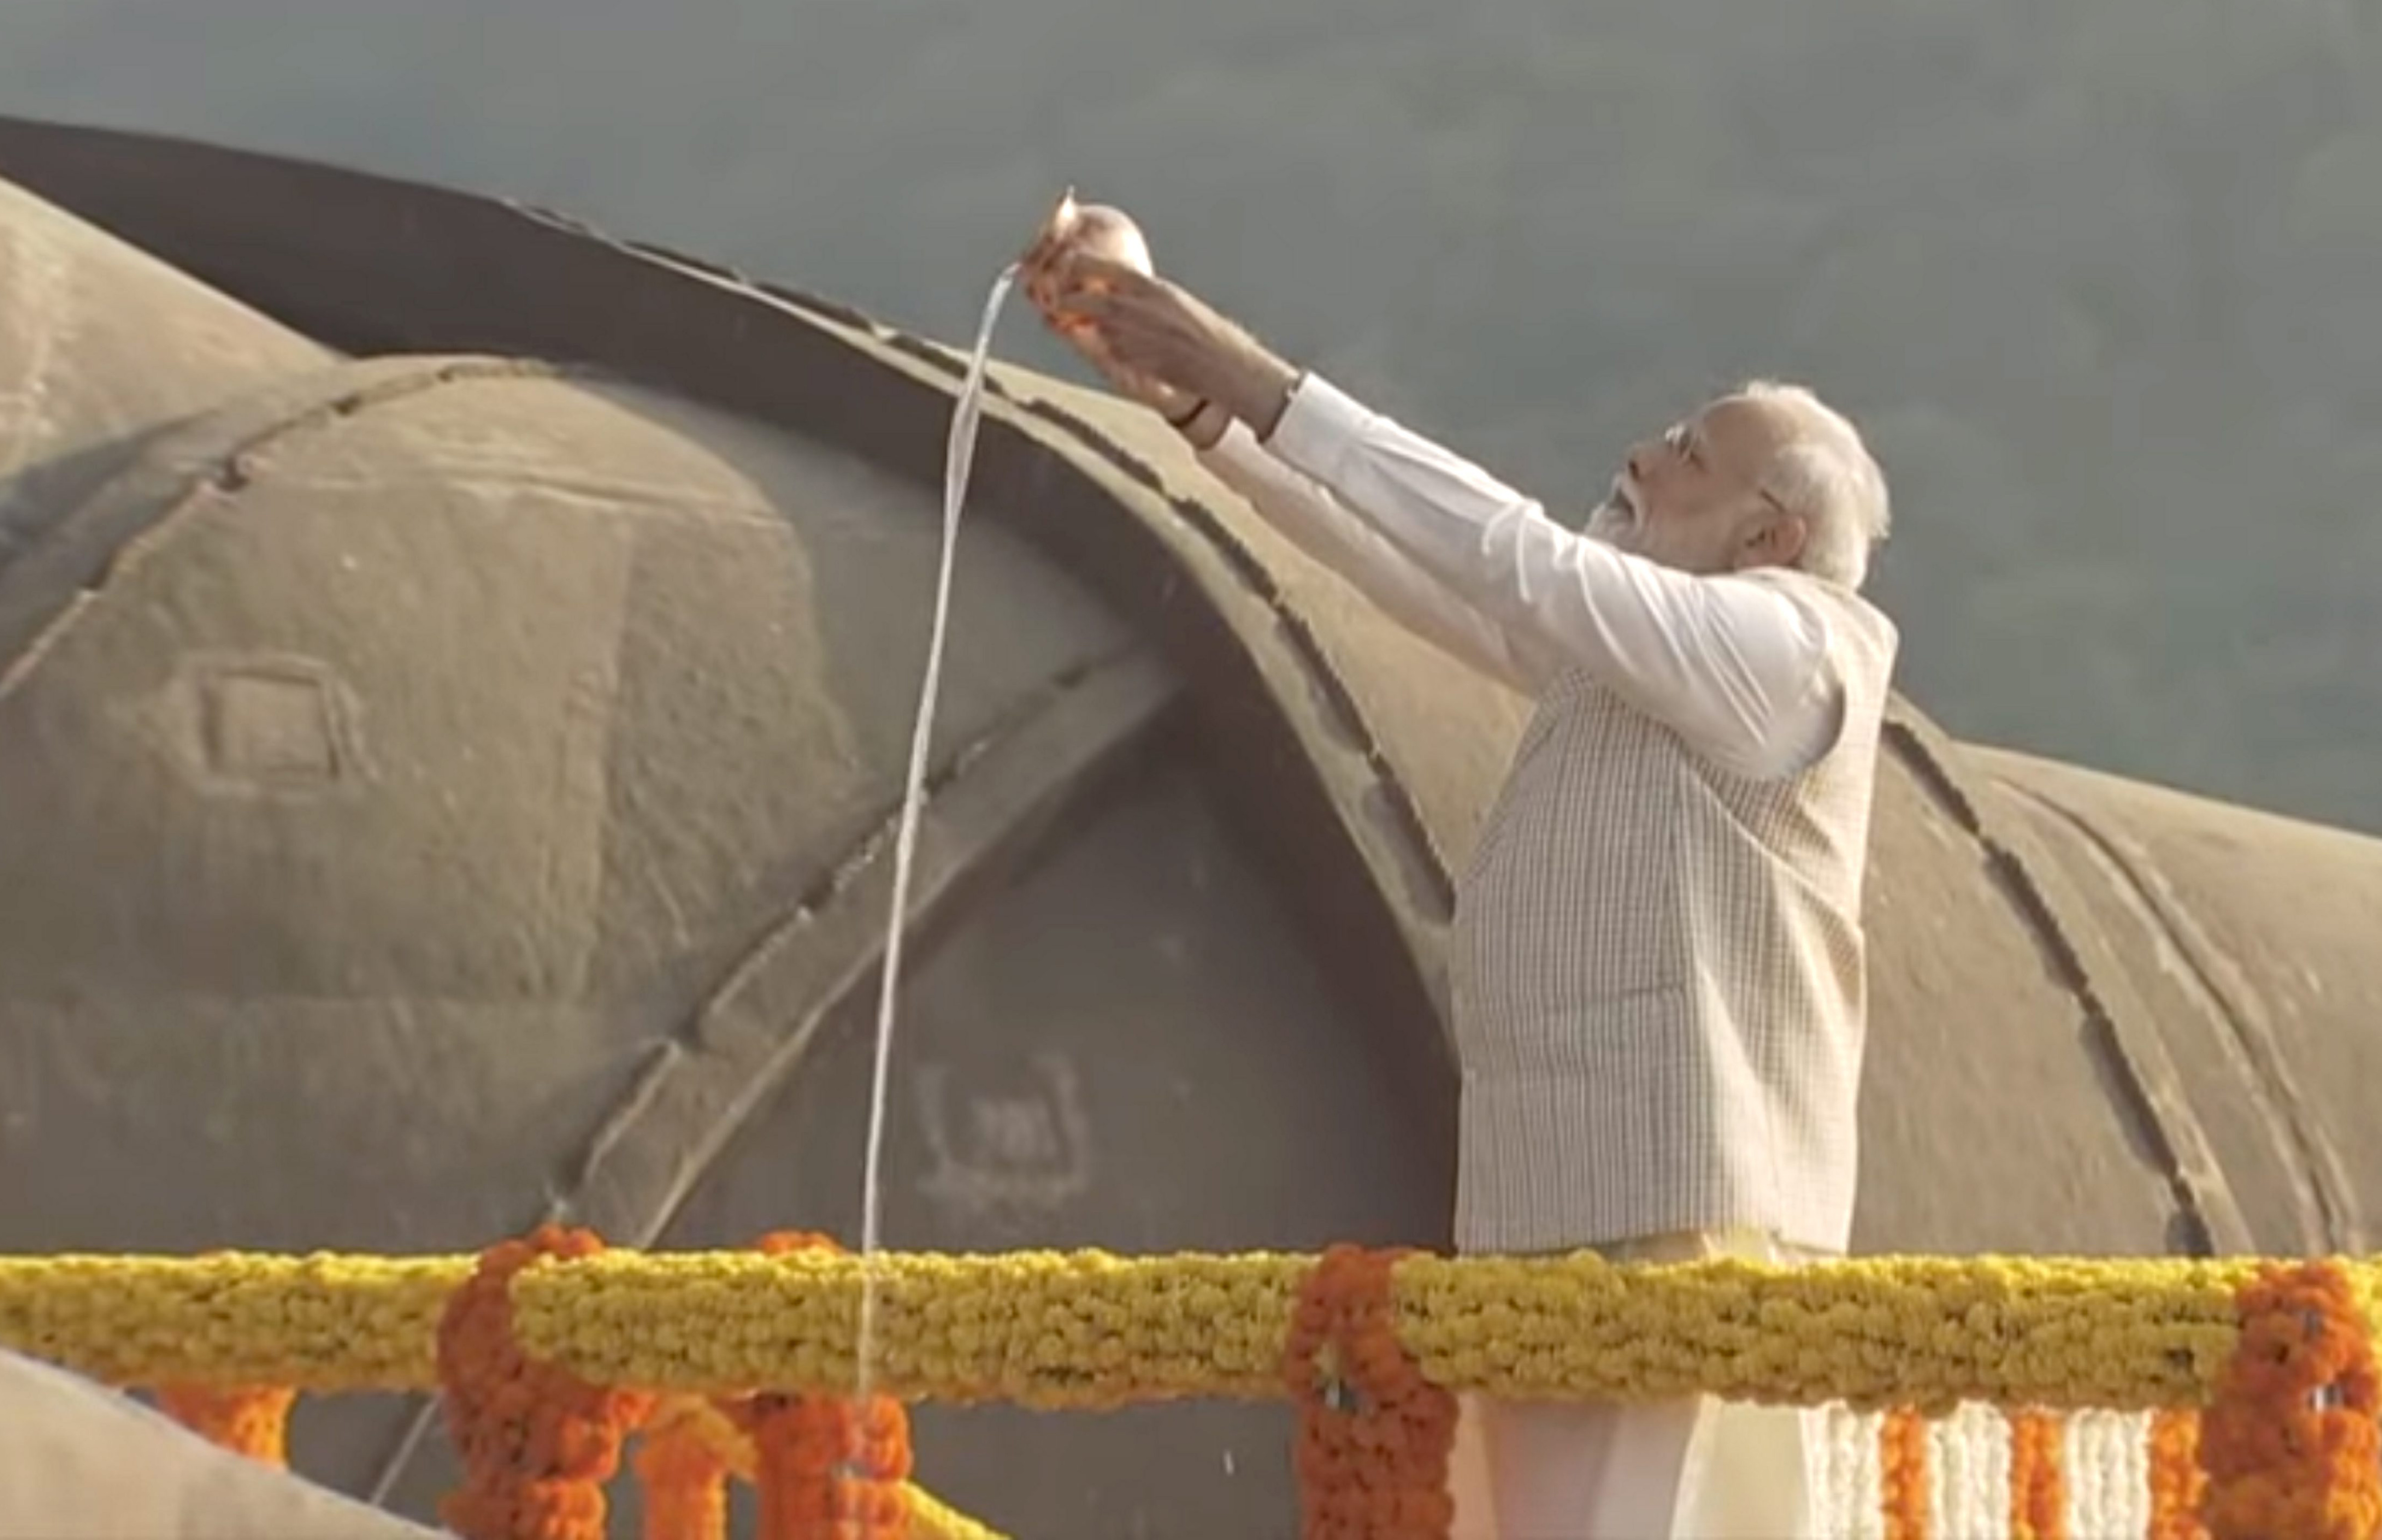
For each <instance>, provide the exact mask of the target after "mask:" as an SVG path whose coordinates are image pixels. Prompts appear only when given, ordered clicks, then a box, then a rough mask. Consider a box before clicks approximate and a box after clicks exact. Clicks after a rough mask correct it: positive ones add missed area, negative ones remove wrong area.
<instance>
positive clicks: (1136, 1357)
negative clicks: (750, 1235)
mask: <svg viewBox="0 0 2382 1540" xmlns="http://www.w3.org/2000/svg"><path fill="white" fill-rule="evenodd" d="M875 1273H876V1278H877V1287H878V1305H877V1310H878V1314H877V1323H878V1325H877V1334H878V1335H877V1340H878V1351H877V1355H876V1357H877V1363H876V1366H875V1367H876V1377H875V1382H874V1389H875V1391H876V1392H877V1398H876V1400H875V1401H874V1402H873V1403H872V1404H871V1405H870V1406H868V1407H866V1408H858V1407H855V1406H854V1405H853V1403H852V1402H851V1400H850V1397H851V1396H852V1393H853V1357H854V1345H855V1337H856V1327H857V1324H858V1319H859V1306H860V1298H861V1290H862V1287H863V1271H862V1264H861V1263H859V1262H858V1261H857V1260H855V1259H853V1258H851V1257H849V1256H845V1255H842V1254H840V1253H838V1252H836V1251H835V1250H833V1249H832V1248H831V1247H829V1246H827V1245H826V1244H825V1243H823V1242H818V1241H817V1239H816V1238H807V1237H801V1238H772V1239H771V1240H769V1241H768V1242H766V1243H765V1245H764V1247H763V1248H759V1249H756V1250H754V1251H750V1252H694V1253H639V1252H623V1251H608V1250H603V1249H602V1247H601V1244H600V1242H598V1241H596V1240H595V1238H593V1237H591V1236H587V1235H585V1234H584V1233H583V1232H563V1231H559V1230H551V1229H549V1230H544V1231H541V1232H539V1233H538V1234H537V1235H536V1236H534V1237H532V1238H529V1239H526V1240H522V1241H514V1242H509V1243H507V1244H505V1245H503V1246H499V1247H497V1248H494V1249H492V1250H490V1251H489V1252H487V1253H485V1255H483V1256H482V1257H479V1258H476V1259H475V1258H471V1257H456V1258H403V1259H391V1258H369V1257H335V1256H316V1257H278V1256H253V1255H221V1256H205V1257H195V1258H147V1257H56V1258H22V1259H0V1342H5V1343H6V1344H7V1345H9V1346H12V1347H15V1348H17V1349H19V1350H22V1351H25V1352H29V1353H31V1354H34V1355H36V1356H39V1357H43V1358H47V1359H50V1360H53V1361H58V1362H61V1363H64V1364H66V1365H68V1366H69V1367H72V1368H76V1369H79V1370H81V1371H83V1372H84V1373H87V1374H92V1375H93V1376H95V1377H98V1378H101V1379H104V1380H107V1381H109V1382H112V1383H115V1384H118V1385H128V1386H132V1385H138V1386H153V1387H157V1388H158V1389H159V1390H160V1391H161V1396H160V1399H161V1403H162V1404H164V1405H166V1407H167V1408H168V1409H169V1410H172V1411H175V1412H176V1414H177V1415H179V1416H182V1417H183V1418H184V1420H185V1421H187V1422H190V1423H192V1425H194V1426H197V1427H199V1428H200V1430H201V1431H203V1432H205V1433H207V1434H208V1435H210V1436H213V1437H215V1438H217V1439H218V1440H219V1441H222V1442H226V1443H229V1444H232V1445H233V1446H234V1447H237V1448H245V1449H247V1450H248V1452H251V1453H254V1454H258V1455H260V1456H261V1457H263V1458H267V1459H274V1458H277V1457H278V1448H279V1420H280V1418H281V1416H282V1415H283V1414H284V1413H285V1412H286V1409H287V1407H288V1405H289V1398H290V1397H291V1396H293V1395H296V1394H307V1395H324V1394H337V1393H340V1392H352V1391H365V1390H373V1391H436V1392H440V1393H442V1394H443V1396H444V1398H445V1402H446V1407H447V1411H448V1427H449V1430H450V1433H452V1434H453V1435H454V1436H455V1437H456V1439H457V1442H458V1445H459V1448H460V1452H461V1454H462V1457H463V1465H464V1471H465V1477H464V1485H463V1487H462V1488H461V1489H460V1491H459V1492H458V1493H457V1494H455V1496H454V1497H453V1498H452V1499H451V1500H450V1501H449V1503H448V1506H447V1508H446V1509H445V1512H444V1517H445V1521H446V1522H447V1523H448V1525H449V1527H451V1528H453V1529H454V1530H455V1531H456V1532H457V1533H458V1534H461V1535H464V1536H466V1537H467V1540H499V1537H503V1540H512V1537H514V1536H524V1535H527V1534H533V1533H537V1534H548V1535H561V1534H578V1535H585V1536H595V1535H597V1534H601V1533H602V1531H603V1521H604V1503H603V1497H602V1486H603V1484H604V1483H605V1482H606V1481H608V1479H609V1478H610V1477H611V1476H612V1475H613V1474H614V1472H615V1471H616V1469H617V1467H618V1465H619V1463H620V1459H621V1456H622V1453H623V1450H624V1448H625V1447H626V1446H627V1444H628V1443H629V1441H630V1440H632V1439H633V1440H635V1453H634V1456H633V1458H632V1460H631V1463H632V1466H633V1468H634V1469H635V1471H636V1472H637V1474H638V1476H639V1478H640V1479H641V1480H643V1481H644V1482H645V1489H646V1503H645V1509H646V1516H647V1531H646V1533H647V1534H648V1535H649V1536H651V1537H653V1540H711V1537H716V1536H718V1535H719V1534H721V1533H722V1526H723V1524H724V1511H725V1509H724V1503H723V1499H722V1497H721V1493H722V1490H723V1487H724V1484H725V1483H726V1482H727V1481H728V1480H730V1479H732V1478H735V1477H738V1476H742V1477H743V1479H746V1480H749V1481H751V1482H753V1483H754V1485H755V1486H756V1488H757V1489H758V1491H759V1495H760V1508H761V1523H760V1532H761V1534H762V1535H764V1536H765V1537H767V1540H797V1537H803V1536H810V1535H819V1536H825V1535H829V1534H847V1535H848V1534H855V1533H862V1532H859V1531H855V1530H853V1529H852V1528H850V1527H848V1526H849V1524H850V1523H851V1522H853V1521H854V1520H856V1519H857V1518H859V1517H860V1516H861V1515H863V1514H875V1515H877V1516H878V1521H879V1522H880V1523H881V1524H883V1525H884V1530H883V1533H884V1534H888V1535H891V1534H907V1535H908V1536H910V1537H912V1540H930V1537H933V1536H939V1535H954V1536H956V1535H959V1534H967V1533H970V1532H969V1530H968V1528H967V1523H968V1522H967V1521H965V1520H964V1519H961V1518H960V1517H959V1516H957V1515H955V1514H952V1513H951V1512H950V1511H949V1510H948V1509H942V1508H941V1507H940V1506H939V1505H938V1504H935V1503H934V1502H933V1501H932V1499H930V1498H928V1497H927V1496H926V1495H925V1494H924V1493H923V1492H921V1491H919V1490H918V1489H917V1488H916V1487H915V1486H914V1485H910V1483H909V1476H910V1473H911V1472H910V1459H909V1451H908V1446H907V1426H906V1418H905V1415H904V1413H903V1412H902V1403H904V1402H911V1401H922V1400H940V1401H952V1402H981V1401H989V1400H998V1401H1007V1402H1011V1403H1014V1404H1019V1405H1024V1406H1030V1407H1039V1408H1047V1409H1075V1410H1097V1409H1102V1408H1109V1407H1116V1406H1121V1405H1124V1404H1128V1403H1132V1402H1142V1401H1162V1400H1174V1399H1184V1398H1269V1399H1289V1400H1293V1401H1295V1403H1297V1406H1298V1410H1299V1423H1298V1433H1297V1437H1298V1441H1299V1448H1298V1450H1297V1456H1298V1458H1297V1460H1296V1469H1297V1471H1298V1481H1299V1487H1300V1493H1299V1499H1300V1504H1301V1509H1302V1512H1303V1515H1304V1520H1305V1531H1306V1533H1307V1534H1309V1535H1321V1534H1333V1535H1345V1536H1368V1537H1378V1540H1389V1537H1391V1536H1417V1537H1420V1536H1436V1535H1443V1534H1446V1533H1447V1529H1448V1524H1449V1519H1450V1514H1449V1509H1448V1501H1447V1497H1446V1475H1447V1464H1448V1458H1449V1451H1450V1445H1451V1440H1452V1436H1453V1433H1454V1428H1455V1393H1457V1392H1463V1391H1480V1392H1485V1393H1488V1394H1492V1395H1497V1396H1504V1397H1517V1398H1580V1399H1587V1398H1596V1399H1615V1400H1642V1399H1648V1398H1662V1397H1668V1396H1675V1395H1682V1394H1688V1393H1691V1392H1702V1393H1707V1394H1713V1395H1718V1396H1723V1397H1726V1398H1734V1399H1739V1400H1750V1401H1766V1402H1783V1403H1792V1404H1799V1405H1803V1406H1810V1407H1822V1408H1826V1409H1828V1411H1829V1416H1830V1422H1831V1426H1832V1429H1833V1430H1834V1431H1833V1436H1832V1440H1831V1447H1832V1449H1833V1450H1834V1454H1833V1457H1832V1460H1831V1467H1832V1468H1831V1470H1830V1471H1829V1472H1828V1473H1827V1475H1828V1479H1827V1482H1826V1488H1827V1497H1828V1499H1829V1502H1830V1506H1831V1509H1832V1512H1833V1514H1834V1516H1835V1523H1836V1528H1835V1529H1834V1530H1833V1533H1841V1534H1848V1535H1876V1536H1879V1537H1880V1540H1921V1537H1922V1536H1929V1535H1938V1534H1941V1535H1958V1536H1959V1537H1960V1540H1968V1537H1969V1536H1971V1535H1974V1534H2004V1533H2007V1534H2011V1535H2013V1536H2026V1537H2028V1540H2049V1537H2052V1536H2073V1537H2075V1540H2104V1537H2105V1536H2109V1535H2114V1534H2147V1535H2153V1536H2158V1537H2160V1540H2180V1537H2183V1536H2195V1535H2206V1536H2208V1537H2209V1540H2250V1537H2252V1536H2256V1537H2258V1540H2296V1537H2299V1536H2311V1537H2314V1536H2322V1537H2324V1540H2349V1537H2352V1536H2354V1537H2358V1540H2366V1537H2371V1536H2374V1535H2376V1534H2382V1465H2377V1459H2378V1458H2382V1443H2377V1434H2376V1382H2375V1366H2374V1354H2373V1349H2372V1346H2371V1344H2372V1324H2373V1320H2374V1312H2375V1308H2376V1296H2377V1293H2382V1263H2366V1262H2342V1261H2326V1262H2315V1263H2265V1262H2260V1261H2256V1260H2225V1261H2186V1260H2141V1261H2107V1262H2062V1261H2025V1260H2015V1259H1994V1258H1986V1259H1926V1258H1909V1259H1903V1258H1897V1259H1880V1260H1869V1259H1863V1260H1855V1261H1848V1262H1842V1263H1829V1264H1823V1265H1818V1266H1812V1267H1808V1268H1796V1269H1776V1268H1768V1267H1762V1266H1758V1265H1754V1264H1750V1263H1739V1262H1734V1261H1714V1262H1703V1263H1680V1264H1676V1265H1662V1266H1654V1265H1633V1266H1620V1265H1615V1264H1611V1263H1603V1262H1601V1261H1599V1260H1596V1259H1594V1258H1592V1257H1588V1256H1580V1257H1573V1258H1563V1259H1529V1260H1523V1259H1497V1258H1469V1259H1461V1260H1452V1259H1447V1258H1441V1257H1434V1256H1430V1255H1424V1254H1415V1253H1393V1252H1376V1251H1366V1250H1357V1249H1353V1248H1335V1249H1334V1250H1332V1251H1329V1252H1327V1253H1325V1254H1324V1255H1323V1256H1322V1257H1320V1258H1318V1257H1308V1256H1288V1255H1275V1254H1253V1255H1241V1256H1160V1257H1118V1256H1111V1255H1107V1254H1102V1253H1069V1254H1057V1253H1022V1254H1013V1255H1002V1256H931V1255H907V1254H904V1255H889V1256H884V1257H880V1258H878V1259H877V1262H876V1263H875ZM523 1409H529V1410H530V1411H533V1412H534V1415H533V1416H532V1418H531V1423H532V1429H531V1432H530V1433H529V1435H527V1436H526V1437H525V1438H524V1437H521V1436H516V1435H515V1434H514V1433H513V1432H512V1431H510V1429H511V1428H512V1425H513V1424H514V1423H518V1422H519V1418H520V1413H521V1412H522V1410H523ZM839 1519H840V1520H841V1522H844V1523H845V1524H846V1525H847V1527H845V1528H842V1529H838V1528H836V1527H835V1526H836V1524H837V1522H839ZM974 1533H976V1534H988V1532H985V1531H982V1530H980V1529H978V1530H976V1531H975V1532H974Z"/></svg>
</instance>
